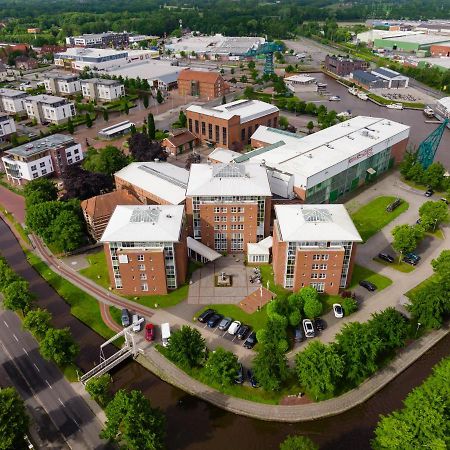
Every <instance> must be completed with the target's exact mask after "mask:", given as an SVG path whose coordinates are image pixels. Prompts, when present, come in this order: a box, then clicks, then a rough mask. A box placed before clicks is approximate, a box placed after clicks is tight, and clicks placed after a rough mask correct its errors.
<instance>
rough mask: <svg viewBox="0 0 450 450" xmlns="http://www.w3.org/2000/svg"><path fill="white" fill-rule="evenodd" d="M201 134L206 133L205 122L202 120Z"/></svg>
mask: <svg viewBox="0 0 450 450" xmlns="http://www.w3.org/2000/svg"><path fill="white" fill-rule="evenodd" d="M202 134H206V124H205V122H202Z"/></svg>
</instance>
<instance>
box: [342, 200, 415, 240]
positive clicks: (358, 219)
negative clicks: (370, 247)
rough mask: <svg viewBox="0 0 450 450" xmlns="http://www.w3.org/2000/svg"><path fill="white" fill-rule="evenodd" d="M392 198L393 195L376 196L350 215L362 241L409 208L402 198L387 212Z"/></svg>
mask: <svg viewBox="0 0 450 450" xmlns="http://www.w3.org/2000/svg"><path fill="white" fill-rule="evenodd" d="M394 200H395V197H389V196H383V197H377V198H376V199H374V200H372V201H371V202H370V203H367V205H364V206H362V207H361V208H359V209H358V210H357V211H356V212H354V213H353V214H352V215H351V216H352V219H353V222H354V224H355V226H356V228H357V229H358V231H359V234H360V235H361V237H362V239H363V241H364V242H365V241H367V239H369V238H370V237H371V236H373V235H374V234H375V233H377V232H378V231H380V230H381V229H382V228H384V227H385V226H386V225H387V224H388V223H389V222H391V221H393V220H394V219H395V218H396V217H398V216H399V215H400V214H402V213H403V212H405V211H406V210H407V209H408V208H409V203H408V202H405V201H404V200H403V201H402V203H401V205H400V206H399V207H398V208H396V209H394V211H392V212H387V211H386V207H387V206H388V205H389V204H390V203H392V202H393V201H394Z"/></svg>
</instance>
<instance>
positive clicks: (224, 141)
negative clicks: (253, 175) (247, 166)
mask: <svg viewBox="0 0 450 450" xmlns="http://www.w3.org/2000/svg"><path fill="white" fill-rule="evenodd" d="M186 116H187V120H188V127H189V131H190V132H191V133H193V134H194V135H195V136H196V137H197V138H198V139H199V140H200V141H202V142H206V143H210V144H214V145H220V146H222V147H227V148H231V149H233V150H242V148H243V147H244V145H247V144H249V143H250V138H251V136H252V134H253V132H254V131H255V130H256V129H257V128H258V126H260V125H267V126H269V127H270V126H273V127H274V128H276V127H277V125H278V116H279V109H278V108H277V107H276V106H274V105H271V104H269V103H265V102H261V101H259V100H237V101H234V102H231V103H227V104H225V105H219V106H215V107H212V108H211V107H206V106H200V105H191V106H189V107H188V108H187V109H186Z"/></svg>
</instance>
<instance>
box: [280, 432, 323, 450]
mask: <svg viewBox="0 0 450 450" xmlns="http://www.w3.org/2000/svg"><path fill="white" fill-rule="evenodd" d="M280 450H319V446H318V445H316V444H314V442H313V441H312V440H311V439H309V438H307V437H306V436H293V435H290V436H288V437H287V438H286V439H285V440H284V441H283V442H282V443H281V444H280Z"/></svg>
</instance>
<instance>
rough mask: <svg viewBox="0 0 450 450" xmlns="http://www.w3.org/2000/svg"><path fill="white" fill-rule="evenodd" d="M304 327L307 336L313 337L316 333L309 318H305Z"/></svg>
mask: <svg viewBox="0 0 450 450" xmlns="http://www.w3.org/2000/svg"><path fill="white" fill-rule="evenodd" d="M303 329H304V330H305V336H306V337H307V338H313V337H314V336H315V335H316V332H315V331H314V325H313V323H312V322H311V320H309V319H303Z"/></svg>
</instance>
